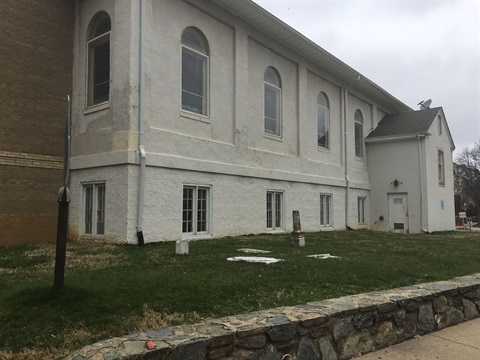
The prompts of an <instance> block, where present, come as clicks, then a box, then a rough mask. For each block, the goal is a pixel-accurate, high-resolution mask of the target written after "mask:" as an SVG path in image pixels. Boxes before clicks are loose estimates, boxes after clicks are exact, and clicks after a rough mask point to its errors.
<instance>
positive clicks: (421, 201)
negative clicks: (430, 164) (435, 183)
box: [417, 135, 428, 232]
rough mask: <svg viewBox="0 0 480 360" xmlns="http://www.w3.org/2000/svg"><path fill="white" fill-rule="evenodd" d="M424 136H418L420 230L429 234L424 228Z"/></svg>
mask: <svg viewBox="0 0 480 360" xmlns="http://www.w3.org/2000/svg"><path fill="white" fill-rule="evenodd" d="M421 140H422V136H421V135H417V141H418V166H419V167H420V228H421V229H422V231H424V232H428V230H427V229H425V227H424V226H423V166H422V144H421Z"/></svg>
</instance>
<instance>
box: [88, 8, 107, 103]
mask: <svg viewBox="0 0 480 360" xmlns="http://www.w3.org/2000/svg"><path fill="white" fill-rule="evenodd" d="M111 28H112V25H111V21H110V16H108V14H107V13H106V12H104V11H102V12H99V13H98V14H96V15H95V16H94V17H93V18H92V20H91V21H90V25H89V27H88V42H87V45H88V46H87V107H88V106H93V105H98V104H102V103H106V102H108V101H109V100H110V33H111Z"/></svg>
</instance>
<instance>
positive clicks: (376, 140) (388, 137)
mask: <svg viewBox="0 0 480 360" xmlns="http://www.w3.org/2000/svg"><path fill="white" fill-rule="evenodd" d="M430 135H432V134H431V133H429V132H428V131H425V132H420V133H415V134H400V135H386V136H374V137H371V138H367V139H365V142H366V143H372V144H373V143H381V142H390V141H401V140H412V139H417V138H422V139H423V138H425V137H427V136H430Z"/></svg>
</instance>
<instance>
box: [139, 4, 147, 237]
mask: <svg viewBox="0 0 480 360" xmlns="http://www.w3.org/2000/svg"><path fill="white" fill-rule="evenodd" d="M144 23H145V0H140V39H139V40H140V41H139V43H140V45H139V66H138V68H139V79H138V89H139V95H138V152H139V155H140V174H139V180H138V210H137V238H138V245H139V246H144V245H145V239H144V237H143V207H144V202H145V158H146V155H145V130H144V125H145V118H144V89H143V87H144V83H143V79H144V76H145V74H144V68H143V66H144V54H143V52H144V41H145V24H144Z"/></svg>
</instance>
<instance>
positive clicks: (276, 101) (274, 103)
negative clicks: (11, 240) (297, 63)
mask: <svg viewBox="0 0 480 360" xmlns="http://www.w3.org/2000/svg"><path fill="white" fill-rule="evenodd" d="M263 81H264V129H265V132H266V133H267V134H272V135H276V136H281V131H280V129H281V125H282V124H281V123H282V114H281V112H282V111H281V109H282V83H281V80H280V75H278V72H277V71H276V70H275V69H274V68H273V67H268V68H267V70H266V71H265V74H264V76H263Z"/></svg>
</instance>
